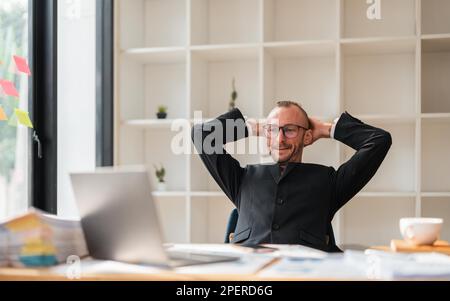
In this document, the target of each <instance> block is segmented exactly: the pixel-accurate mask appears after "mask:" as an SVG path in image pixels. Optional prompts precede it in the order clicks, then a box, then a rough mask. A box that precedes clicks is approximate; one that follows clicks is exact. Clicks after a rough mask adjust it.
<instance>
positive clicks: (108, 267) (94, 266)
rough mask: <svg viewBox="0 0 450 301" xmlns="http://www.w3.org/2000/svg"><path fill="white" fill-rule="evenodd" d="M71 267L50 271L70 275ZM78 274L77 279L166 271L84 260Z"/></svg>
mask: <svg viewBox="0 0 450 301" xmlns="http://www.w3.org/2000/svg"><path fill="white" fill-rule="evenodd" d="M73 268H74V267H73V266H71V265H66V264H64V265H58V266H55V267H52V268H51V269H50V271H51V272H52V273H55V274H57V275H70V274H71V273H73V272H74V271H73ZM77 269H78V271H75V272H77V273H79V277H81V278H82V277H83V276H89V275H108V274H109V275H120V274H138V275H145V274H156V273H161V272H163V271H167V269H163V268H159V267H155V266H148V265H137V264H129V263H124V262H118V261H111V260H96V259H85V260H82V261H81V262H80V264H79V266H78V267H77Z"/></svg>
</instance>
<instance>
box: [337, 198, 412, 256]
mask: <svg viewBox="0 0 450 301" xmlns="http://www.w3.org/2000/svg"><path fill="white" fill-rule="evenodd" d="M414 212H415V198H406V197H405V198H390V197H380V198H379V199H374V198H367V197H355V198H353V199H352V200H351V201H350V202H349V203H348V204H347V205H346V206H345V207H344V215H343V220H344V222H343V224H344V230H343V232H344V233H343V234H344V241H345V244H358V245H364V246H367V247H370V246H379V245H384V246H388V245H389V244H390V242H391V240H392V239H400V238H401V234H400V228H399V220H400V218H402V217H414V216H415V214H414ZM380 225H383V227H380Z"/></svg>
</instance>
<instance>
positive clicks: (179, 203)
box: [154, 196, 189, 243]
mask: <svg viewBox="0 0 450 301" xmlns="http://www.w3.org/2000/svg"><path fill="white" fill-rule="evenodd" d="M154 201H155V205H156V208H157V212H158V219H159V222H160V225H161V229H162V235H163V237H164V242H166V243H188V242H189V237H188V235H189V230H188V229H187V225H188V211H187V199H186V197H177V196H173V197H164V198H161V197H155V198H154Z"/></svg>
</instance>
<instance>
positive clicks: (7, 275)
mask: <svg viewBox="0 0 450 301" xmlns="http://www.w3.org/2000/svg"><path fill="white" fill-rule="evenodd" d="M277 261H279V259H276V258H274V259H273V261H272V262H270V263H269V264H268V265H266V266H265V267H263V268H262V269H261V270H259V271H258V272H256V273H254V274H246V275H239V274H235V275H230V274H224V275H221V274H215V275H211V274H204V275H202V274H179V273H175V272H170V271H167V272H161V273H154V274H105V275H100V274H99V275H83V277H82V278H81V279H79V280H81V281H302V280H303V281H315V280H320V281H327V280H330V281H331V280H336V279H332V278H328V279H326V278H320V279H313V278H308V279H306V278H280V277H277V278H266V277H261V276H259V275H258V274H260V273H261V272H262V271H263V270H264V269H266V268H268V267H269V266H270V265H272V264H276V262H277ZM68 280H70V279H68V278H67V277H66V276H64V275H58V274H55V273H52V272H50V271H49V269H46V268H41V269H26V268H20V269H19V268H0V281H68ZM339 280H342V279H339ZM70 281H72V280H70Z"/></svg>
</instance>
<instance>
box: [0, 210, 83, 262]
mask: <svg viewBox="0 0 450 301" xmlns="http://www.w3.org/2000/svg"><path fill="white" fill-rule="evenodd" d="M87 254H88V252H87V247H86V243H85V239H84V235H83V231H82V229H81V225H80V222H79V221H77V220H67V219H60V218H58V217H55V216H50V215H46V214H44V213H43V212H41V211H39V210H36V209H32V210H30V211H29V212H28V213H27V214H24V215H21V216H19V217H16V218H12V219H9V220H6V221H5V222H2V223H0V265H1V266H14V267H30V266H32V267H39V266H51V265H55V264H58V263H62V262H66V259H67V257H69V256H70V255H76V256H79V257H80V258H81V257H84V256H86V255H87Z"/></svg>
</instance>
